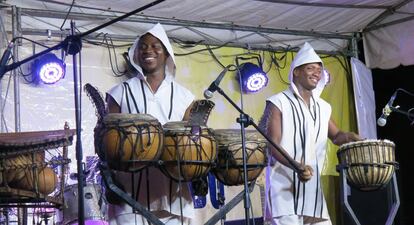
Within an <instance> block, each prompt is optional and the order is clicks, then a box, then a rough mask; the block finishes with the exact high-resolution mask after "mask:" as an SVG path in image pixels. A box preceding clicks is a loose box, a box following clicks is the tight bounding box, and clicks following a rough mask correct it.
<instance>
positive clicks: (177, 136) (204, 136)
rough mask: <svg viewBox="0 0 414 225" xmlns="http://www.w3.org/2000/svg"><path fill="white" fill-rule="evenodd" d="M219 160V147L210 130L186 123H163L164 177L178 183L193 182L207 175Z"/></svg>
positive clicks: (162, 156) (162, 157)
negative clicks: (217, 159)
mask: <svg viewBox="0 0 414 225" xmlns="http://www.w3.org/2000/svg"><path fill="white" fill-rule="evenodd" d="M216 158H217V144H216V141H215V139H214V137H213V135H212V132H211V129H209V128H207V127H205V126H198V125H196V126H191V125H189V124H188V123H187V122H185V121H179V122H168V123H166V124H164V150H163V153H162V155H161V160H162V162H163V165H162V167H161V169H162V171H163V173H164V174H166V175H167V176H169V177H170V178H172V179H173V180H175V181H184V182H187V181H192V180H195V179H198V178H201V177H204V176H207V174H208V172H209V171H210V169H211V167H212V165H213V164H214V161H215V160H216Z"/></svg>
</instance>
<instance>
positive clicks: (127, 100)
mask: <svg viewBox="0 0 414 225" xmlns="http://www.w3.org/2000/svg"><path fill="white" fill-rule="evenodd" d="M141 82H142V81H141ZM123 84H124V89H125V90H126V93H125V96H126V102H127V105H128V111H129V113H132V111H131V106H130V104H129V96H131V99H132V101H133V102H134V106H135V110H136V111H137V113H139V109H138V106H137V102H136V101H135V98H134V95H133V94H132V91H131V88H130V87H129V84H128V83H127V82H124V83H123ZM144 99H145V97H144Z"/></svg>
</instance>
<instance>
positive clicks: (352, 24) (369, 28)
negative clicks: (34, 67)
mask: <svg viewBox="0 0 414 225" xmlns="http://www.w3.org/2000/svg"><path fill="white" fill-rule="evenodd" d="M0 2H2V3H1V6H4V7H3V9H5V10H9V11H10V8H9V7H10V6H17V7H19V8H21V15H22V21H21V22H22V26H21V31H22V32H23V33H26V34H43V35H45V34H46V33H47V32H46V30H49V34H51V35H61V33H62V32H61V31H60V28H61V25H62V24H63V21H64V18H66V17H67V18H68V19H73V20H74V21H76V25H77V27H78V29H79V31H81V32H86V31H88V30H89V29H91V28H94V27H97V26H98V25H101V24H103V23H104V22H108V21H109V20H110V19H113V18H116V17H117V16H120V15H123V14H124V13H126V12H129V11H131V10H133V9H137V8H139V7H142V6H145V5H146V4H149V3H152V2H154V1H151V0H143V1H133V0H119V1H112V0H100V1H95V0H82V1H72V0H42V1H40V0H25V1H20V0H3V1H0ZM72 2H74V5H73V7H71V4H72ZM158 2H160V3H158V4H154V5H153V6H151V7H149V8H147V9H145V10H143V11H142V12H139V13H137V14H135V15H133V16H131V17H128V18H127V19H125V20H122V21H121V22H117V23H116V24H113V25H111V26H109V27H106V28H103V29H101V30H99V31H98V32H96V33H95V34H94V35H98V33H100V34H101V35H102V33H104V34H109V35H113V37H118V38H127V37H128V38H131V39H133V37H135V36H136V35H139V34H140V32H143V31H144V30H146V29H148V28H149V27H150V26H152V24H153V23H155V22H161V23H162V24H163V25H164V26H165V27H166V28H167V31H168V35H169V37H171V38H173V39H174V40H175V41H177V42H182V43H184V44H194V43H201V44H212V45H228V46H239V47H244V48H252V49H253V48H267V49H279V50H280V49H283V50H286V49H288V50H291V49H293V50H295V48H297V47H299V46H301V45H303V43H304V42H306V41H307V42H309V43H311V45H312V46H314V48H315V49H316V50H319V51H325V52H326V51H327V52H336V53H338V52H339V53H341V54H345V55H348V56H356V51H355V50H356V48H355V46H356V45H353V44H352V43H354V44H355V43H356V42H355V40H358V38H361V37H363V39H364V43H365V45H364V50H365V57H366V61H367V65H368V67H370V68H374V67H378V68H392V67H396V66H398V65H399V64H403V65H412V64H414V59H412V57H411V58H409V57H407V56H409V55H414V43H412V42H411V43H410V40H411V39H412V37H413V34H414V21H412V19H413V18H414V17H413V13H414V3H413V1H412V0H341V1H339V0H335V1H332V0H315V1H303V0H289V1H287V0H228V1H221V0H209V1H205V0H166V1H158ZM69 11H70V13H69V15H68V16H67V14H68V12H69ZM9 22H10V21H9ZM68 28H69V22H66V23H65V24H64V25H63V26H62V29H63V30H64V29H68ZM50 31H51V32H50ZM353 40H354V42H353ZM4 46H5V45H4V44H3V46H1V47H4Z"/></svg>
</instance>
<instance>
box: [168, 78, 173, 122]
mask: <svg viewBox="0 0 414 225" xmlns="http://www.w3.org/2000/svg"><path fill="white" fill-rule="evenodd" d="M173 97H174V85H173V82H171V94H170V113H168V119H169V120H170V119H171V114H172V108H173V100H174V98H173Z"/></svg>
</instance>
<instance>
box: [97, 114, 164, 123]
mask: <svg viewBox="0 0 414 225" xmlns="http://www.w3.org/2000/svg"><path fill="white" fill-rule="evenodd" d="M140 121H145V122H156V121H158V120H157V119H156V118H155V117H153V116H151V115H150V114H128V113H109V114H107V115H106V116H105V117H104V119H103V123H104V124H112V123H118V124H128V123H139V122H140Z"/></svg>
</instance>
